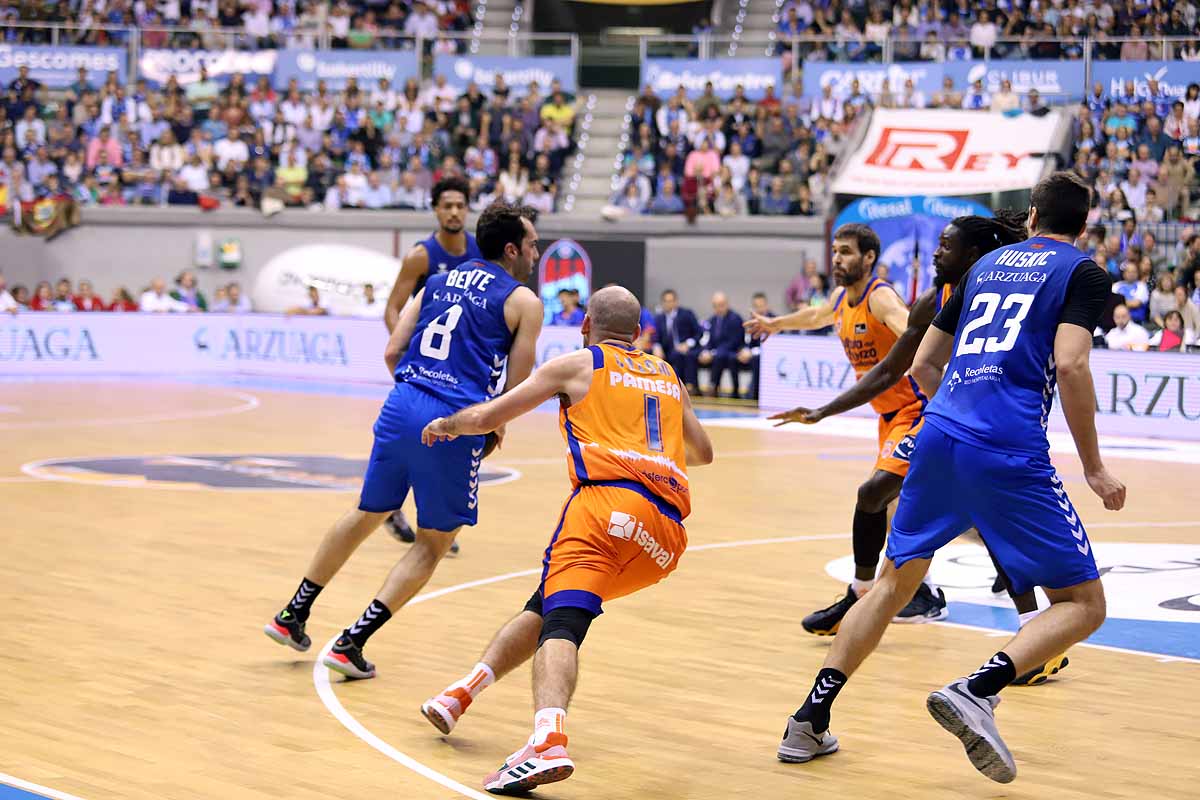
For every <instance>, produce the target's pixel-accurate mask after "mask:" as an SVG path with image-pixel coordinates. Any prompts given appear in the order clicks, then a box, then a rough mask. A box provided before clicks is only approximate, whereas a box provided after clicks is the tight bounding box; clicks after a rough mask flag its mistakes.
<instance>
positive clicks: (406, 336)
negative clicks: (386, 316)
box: [383, 289, 425, 375]
mask: <svg viewBox="0 0 1200 800" xmlns="http://www.w3.org/2000/svg"><path fill="white" fill-rule="evenodd" d="M424 298H425V290H424V289H422V290H421V291H420V292H419V293H418V294H417V296H416V297H414V298H413V301H412V302H411V303H409V304H408V305H407V306H405V308H404V313H403V314H401V315H400V318H399V320H398V321H397V322H396V325H395V327H393V328H392V335H391V336H389V337H388V343H387V347H386V348H384V351H383V360H384V363H386V364H387V368H388V374H389V375H394V374H395V373H396V365H397V364H399V363H400V359H401V358H403V357H404V351H405V350H407V349H408V343H409V341H411V340H412V335H413V331H415V330H416V329H417V319H418V318H420V316H421V301H422V300H423V299H424Z"/></svg>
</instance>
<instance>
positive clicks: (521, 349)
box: [504, 286, 545, 392]
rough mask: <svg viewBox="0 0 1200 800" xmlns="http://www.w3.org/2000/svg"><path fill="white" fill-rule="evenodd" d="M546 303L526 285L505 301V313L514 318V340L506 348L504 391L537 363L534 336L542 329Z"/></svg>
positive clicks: (536, 337) (513, 385) (535, 338)
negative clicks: (544, 304) (543, 303)
mask: <svg viewBox="0 0 1200 800" xmlns="http://www.w3.org/2000/svg"><path fill="white" fill-rule="evenodd" d="M544 314H545V307H544V306H543V305H542V301H541V299H540V298H539V297H538V296H537V295H536V294H534V293H533V291H532V290H531V289H529V288H528V287H525V286H521V287H518V288H517V289H516V290H515V291H513V293H512V294H510V295H509V296H508V300H507V301H506V302H505V304H504V316H505V318H506V319H507V320H510V321H514V320H515V323H516V327H515V328H514V329H513V343H512V347H511V348H509V351H508V376H507V377H506V378H505V380H504V391H505V392H507V391H509V390H510V389H514V388H516V387H517V386H519V385H520V384H521V381H523V380H525V379H526V378H528V377H529V374H530V373H531V372H533V365H534V364H535V363H537V340H538V336H539V335H540V334H541V332H542V318H543V315H544Z"/></svg>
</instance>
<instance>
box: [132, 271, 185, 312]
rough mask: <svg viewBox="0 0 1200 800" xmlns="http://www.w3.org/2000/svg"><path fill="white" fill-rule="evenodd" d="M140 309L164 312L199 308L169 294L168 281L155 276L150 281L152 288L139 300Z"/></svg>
mask: <svg viewBox="0 0 1200 800" xmlns="http://www.w3.org/2000/svg"><path fill="white" fill-rule="evenodd" d="M138 310H139V311H143V312H150V313H164V312H187V311H196V310H198V309H197V308H196V307H194V306H189V305H188V304H187V303H185V302H183V301H182V300H177V299H175V298H174V297H172V296H171V295H169V294H167V282H166V281H164V280H163V279H162V278H155V279H154V280H152V281H150V288H149V289H147V290H146V291H145V292H143V293H142V298H141V300H140V301H139V302H138Z"/></svg>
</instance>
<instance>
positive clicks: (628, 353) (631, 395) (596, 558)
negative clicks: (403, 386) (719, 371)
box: [421, 286, 713, 794]
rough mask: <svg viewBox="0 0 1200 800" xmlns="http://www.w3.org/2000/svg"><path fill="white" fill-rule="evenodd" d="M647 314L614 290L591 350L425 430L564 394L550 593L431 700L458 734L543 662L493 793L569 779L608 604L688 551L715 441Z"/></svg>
mask: <svg viewBox="0 0 1200 800" xmlns="http://www.w3.org/2000/svg"><path fill="white" fill-rule="evenodd" d="M640 313H641V307H640V305H639V304H638V301H637V299H636V298H635V297H634V296H633V295H632V294H630V293H629V292H628V291H627V290H626V289H623V288H621V287H619V286H611V287H607V288H604V289H601V290H600V291H599V292H596V294H595V295H593V296H592V299H591V302H590V303H588V312H587V316H586V317H585V318H584V320H583V327H582V329H581V330H582V333H583V336H584V340H585V342H586V344H587V347H585V348H584V349H582V350H577V351H575V352H573V353H568V354H565V355H562V356H559V357H557V358H555V359H552V360H550V361H548V362H546V363H545V364H544V365H542V366H541V367H540V368H539V369H538V370H537V371H536V372H535V373H534V374H533V375H532V377H530V378H529V379H528V380H526V381H525V382H524V383H522V384H521V385H520V386H518V387H517V388H515V389H513V390H512V391H511V392H509V393H508V394H505V395H504V396H502V397H499V398H497V399H495V400H491V401H488V402H486V403H481V404H479V405H476V406H471V407H470V408H466V409H463V410H462V411H459V412H458V413H456V414H454V415H453V416H450V417H446V418H439V419H435V420H433V421H432V422H430V423H429V424H428V425H427V426H426V428H425V431H424V433H423V434H422V439H423V441H425V443H426V444H429V445H432V446H437V445H436V443H437V442H439V441H444V440H448V439H451V438H454V437H456V436H461V435H471V434H473V433H474V432H476V431H480V432H487V431H491V430H495V429H496V428H497V427H499V426H500V425H503V424H505V423H506V422H509V421H510V420H513V419H516V418H517V417H519V416H521V415H522V414H525V413H527V412H529V411H532V410H534V409H535V408H537V407H538V406H539V405H541V404H542V403H544V402H546V401H548V400H550V399H551V398H554V397H558V398H559V401H560V404H561V405H560V411H559V426H560V428H561V430H562V434H563V438H564V439H565V440H566V444H567V471H568V474H569V476H570V479H571V487H572V491H571V494H570V496H569V497H568V498H567V501H566V503H565V504H564V506H563V509H562V513H561V515H560V517H559V521H558V527H557V529H556V530H555V531H554V535H553V536H552V537H551V539H550V544H549V546H548V547H547V548H546V555H545V558H544V560H543V562H542V577H541V581H540V583H539V586H538V589H537V591H536V592H534V594H533V596H532V597H531V598H530V599H529V602H528V603H526V605H525V609H524V610H523V611H522V612H521V613H520V614H518V615H517V616H516V617H514V618H513V619H512V620H510V621H509V622H508V623H507V624H506V625H505V626H504V627H503V628H501V630H500V632H499V633H497V634H496V636H495V638H494V639H493V640H492V642H491V643H490V644H489V645H488V647H487V650H486V651H485V652H484V654H483V658H482V660H481V661H480V662H479V663H478V664H476V665H475V667H474V669H473V670H472V671H471V672H470V673H469V674H468V675H466V676H465V677H464V678H463V679H462V680H459V681H457V682H455V683H453V684H451V685H450V686H449V687H447V688H446V689H445V690H444V691H443V692H442V693H441V694H440V695H438V696H437V697H434V698H432V699H430V700H428V701H426V702H425V704H424V705H423V706H422V707H421V713H422V714H424V715H425V718H426V719H428V720H429V722H430V723H431V724H432V725H433V726H434V727H435V728H437V729H438V730H439V731H441V732H442V733H443V734H448V733H450V731H451V730H452V729H453V727H454V725H455V724H456V723H457V721H458V719H459V717H461V716H462V714H463V712H465V711H466V710H467V707H468V706H470V704H471V702H472V701H473V700H474V699H475V698H476V697H477V696H478V695H479V693H480V692H482V691H483V690H484V689H486V688H487V687H488V686H490V685H491V684H492V683H493V682H494V681H496V680H497V679H498V678H500V677H503V676H504V675H505V674H506V673H508V672H510V671H511V670H513V669H514V668H516V667H517V666H519V665H520V664H522V663H524V662H525V661H526V660H528V659H529V658H530V657H531V656H532V657H533V695H534V705H535V707H536V709H537V713H536V715H535V717H534V731H533V735H532V736H530V737H529V740H528V742H527V743H526V744H525V745H524V746H523V747H522V748H521V749H520V750H518V751H517V752H515V753H513V754H512V755H511V756H509V757H508V758H507V759H505V761H504V763H503V764H502V765H501V766H500V768H499V769H498V770H497V771H496V772H494V773H492V774H491V775H489V776H488V777H487V778H485V779H484V788H486V789H487V790H488V791H489V792H492V793H493V794H518V793H522V792H525V791H528V790H530V789H533V788H535V787H537V786H541V785H542V784H546V783H553V782H555V781H561V780H564V779H565V778H568V777H570V775H571V773H572V772H573V771H574V769H575V765H574V763H573V762H572V761H571V759H570V757H569V756H568V755H567V749H566V745H567V736H566V732H565V725H566V713H567V712H566V708H567V705H568V703H569V702H570V700H571V695H572V694H573V692H574V690H575V682H576V678H577V676H578V671H579V666H578V651H579V646H580V644H582V642H583V638H584V636H585V635H586V633H587V630H588V626H589V625H590V624H591V622H592V620H593V619H595V618H596V617H597V616H598V615H599V614H600V613H601V604H602V603H603V602H604V601H606V600H613V599H615V598H618V597H623V596H624V595H627V594H632V593H633V592H636V591H638V590H639V589H644V588H646V587H647V586H651V585H653V584H655V583H657V582H658V581H660V580H662V579H663V578H665V577H666V576H667V575H669V574H670V573H671V572H672V571H674V569H675V568H676V567H677V566H678V565H679V559H680V557H681V556H682V555H683V552H684V550H685V549H686V547H687V534H686V532H685V531H684V528H683V520H684V519H685V518H686V517H687V516H688V514H689V513H690V511H691V504H692V501H691V493H690V489H689V486H688V473H687V468H688V466H695V465H701V464H708V463H711V462H712V458H713V453H712V443H711V442H710V441H709V439H708V434H706V433H705V432H704V429H703V428H702V427H701V426H700V422H699V420H697V419H696V415H695V413H694V412H693V411H692V405H691V400H690V399H689V397H688V393H687V390H686V389H685V388H684V386H683V384H681V383H680V381H679V378H678V377H677V376H676V375H675V371H674V370H673V369H672V368H671V366H670V364H668V363H667V362H666V361H663V360H662V359H660V358H657V357H655V356H653V355H650V354H647V353H644V352H642V351H640V350H638V349H636V348H635V347H634V346H633V342H634V341H636V340H637V338H638V336H639V335H640V333H641V330H640V326H639V324H638V320H639V317H640Z"/></svg>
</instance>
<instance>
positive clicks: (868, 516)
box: [746, 224, 946, 636]
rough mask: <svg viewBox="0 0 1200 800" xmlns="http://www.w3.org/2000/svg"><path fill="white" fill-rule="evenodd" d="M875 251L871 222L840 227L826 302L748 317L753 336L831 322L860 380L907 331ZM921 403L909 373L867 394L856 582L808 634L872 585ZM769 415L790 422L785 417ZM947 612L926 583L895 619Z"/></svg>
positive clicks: (817, 615) (837, 618) (829, 626)
mask: <svg viewBox="0 0 1200 800" xmlns="http://www.w3.org/2000/svg"><path fill="white" fill-rule="evenodd" d="M879 253H880V244H879V237H878V236H877V235H876V234H875V232H874V231H873V230H871V229H870V228H869V227H867V226H866V225H860V224H849V225H843V226H841V227H840V228H838V229H837V230H836V231H835V232H834V234H833V278H834V280H835V281H836V282H837V284H838V285H837V288H835V289H834V290H833V293H832V294H831V295H830V298H829V302H828V303H827V304H826V305H822V306H813V307H811V308H804V309H801V310H800V311H796V312H794V313H792V314H787V315H784V316H782V317H775V318H767V317H763V316H760V315H758V314H755V315H754V318H753V319H751V320H749V321H747V322H746V328H747V329H748V330H749V331H750V332H751V333H752V334H754V335H756V336H768V335H770V334H772V333H778V332H779V331H786V330H814V329H817V328H824V327H826V326H828V325H833V326H834V327H835V330H836V331H837V335H838V336H839V337H840V338H841V340H842V347H843V348H844V349H845V351H846V357H847V358H849V359H850V364H851V365H852V366H853V368H854V374H855V376H856V379H860V380H861V379H862V378H863V376H864V375H866V374H868V373H869V372H871V370H872V368H873V367H875V366H876V365H877V364H879V363H880V362H881V361H883V360H884V359H885V358H887V356H888V353H890V352H891V350H892V348H893V347H895V345H896V342H897V341H898V340H899V339H900V336H901V334H903V333H904V331H905V330H906V329H907V328H908V306H906V305H905V304H904V301H903V300H901V299H900V295H898V294H896V291H895V290H894V289H893V288H892V287H891V286H890V285H889V284H887V283H885V282H884V281H882V280H880V279H879V278H877V277H875V275H874V274H873V273H874V269H875V265H876V263H877V262H878V260H879ZM925 402H926V401H925V396H924V395H923V394H921V390H920V389H919V388H918V387H917V384H916V383H915V382H914V381H913V380H912V378H910V377H909V376H908V375H901V376H900V377H899V379H897V380H895V381H894V382H892V383H891V385H890V386H888V387H887V388H885V389H882V390H881V391H879V392H878V393H876V394H875V395H874V396H873V397H872V398H871V400H870V403H871V407H872V408H873V409H874V410H875V413H877V414H878V415H879V449H878V450H877V452H876V459H875V468H874V470H873V472H872V473H871V477H870V478H868V479H867V480H866V481H865V482H864V483H863V484H862V485H861V486H859V487H858V501H857V503H856V505H855V508H854V522H853V527H852V533H853V545H854V580H853V582H852V583H851V584H850V586H849V587H847V589H846V595H845V597H842V598H840V599H839V600H838V601H837V602H836V603H834V604H833V605H831V606H829V607H827V608H823V609H820V610H818V611H815V612H813V613H812V614H809V615H808V616H807V617H805V618H804V619H803V621H802V622H801V624H802V625H803V627H804V629H805V630H806V631H808V632H809V633H814V634H817V635H821V636H828V635H832V634H836V633H837V629H838V625H839V624H840V623H841V620H842V617H843V616H845V614H846V612H847V611H848V610H849V609H850V607H851V606H852V605H853V604H854V603H855V601H857V600H858V598H860V597H862V595H864V594H866V592H867V591H868V590H869V589H870V588H871V587H872V586H873V585H874V583H875V571H876V569H877V568H878V566H879V554H880V552H882V550H883V544H884V540H885V539H886V537H887V507H888V503H889V502H890V501H891V500H892V499H894V498H895V496H896V487H898V485H899V483H900V481H902V480H903V479H904V476H905V475H907V474H908V455H909V452H910V448H907V447H902V446H900V445H901V443H902V442H904V441H905V440H906V437H909V436H912V435H914V434H915V433H916V431H917V430H919V428H920V425H921V412H922V411H923V410H924V408H925ZM773 419H782V420H783V421H784V422H787V421H790V417H788V415H787V414H782V415H776V417H773ZM780 424H783V423H780ZM945 615H946V600H945V595H943V594H942V593H941V591H940V590H938V592H937V593H936V594H934V592H933V590H932V588H931V587H929V586H928V585H926V584H922V587H921V589H919V590H918V593H917V595H916V596H915V597H914V598H913V602H912V603H910V604H909V606H908V607H906V608H905V609H904V610H903V611H901V612H900V616H899V617H897V621H908V622H926V621H930V620H935V619H941V618H943V617H944V616H945Z"/></svg>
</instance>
